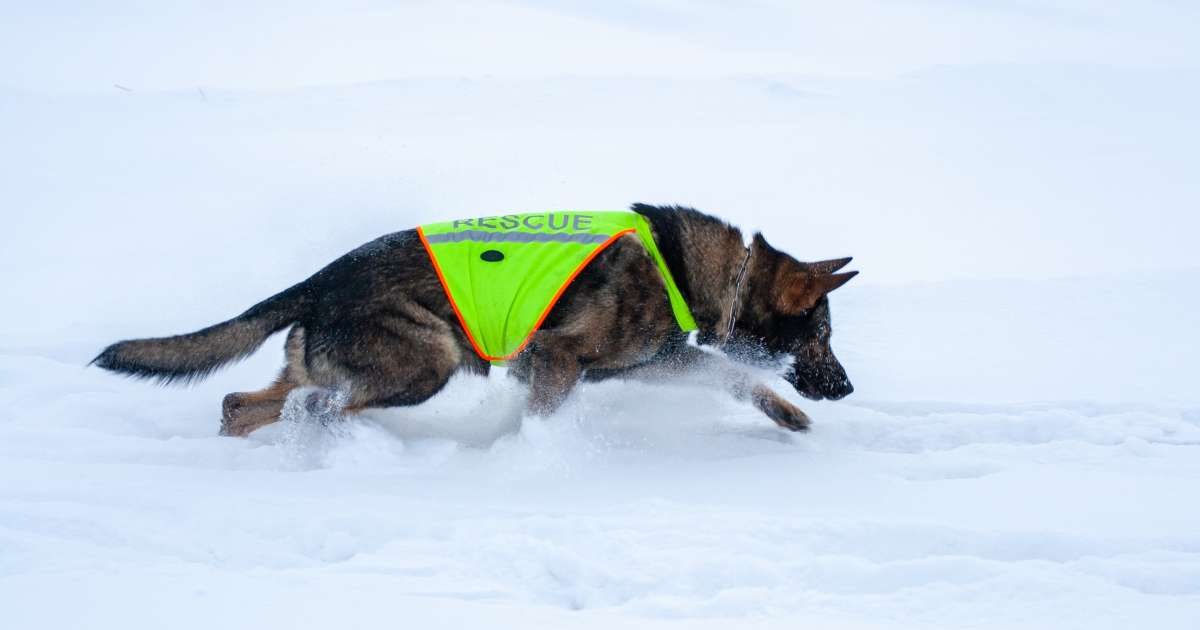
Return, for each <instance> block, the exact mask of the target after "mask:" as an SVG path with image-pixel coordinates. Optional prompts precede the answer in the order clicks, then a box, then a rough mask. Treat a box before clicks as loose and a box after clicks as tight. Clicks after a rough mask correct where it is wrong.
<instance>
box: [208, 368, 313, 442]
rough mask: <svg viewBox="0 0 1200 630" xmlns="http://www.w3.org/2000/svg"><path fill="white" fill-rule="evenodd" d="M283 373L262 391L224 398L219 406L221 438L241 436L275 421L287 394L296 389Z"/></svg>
mask: <svg viewBox="0 0 1200 630" xmlns="http://www.w3.org/2000/svg"><path fill="white" fill-rule="evenodd" d="M285 374H286V372H285ZM285 374H281V375H280V376H279V378H278V379H276V380H275V382H274V383H272V384H271V385H270V386H268V387H267V388H266V389H262V390H259V391H257V392H235V393H232V394H228V395H226V396H225V400H224V401H222V403H221V435H230V436H234V437H244V436H246V435H249V434H250V433H251V432H253V431H254V430H256V429H259V428H261V427H264V426H266V425H268V424H271V423H272V422H275V421H276V420H278V419H279V414H280V413H282V412H283V404H284V402H285V401H286V400H287V396H288V393H289V392H291V391H292V390H293V389H295V388H296V384H295V383H291V382H289V381H287V380H285Z"/></svg>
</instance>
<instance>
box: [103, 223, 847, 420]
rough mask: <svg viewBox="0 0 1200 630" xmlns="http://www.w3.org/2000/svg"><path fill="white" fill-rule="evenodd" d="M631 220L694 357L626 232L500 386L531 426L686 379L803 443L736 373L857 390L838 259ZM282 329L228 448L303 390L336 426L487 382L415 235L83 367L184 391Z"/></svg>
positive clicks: (782, 409)
mask: <svg viewBox="0 0 1200 630" xmlns="http://www.w3.org/2000/svg"><path fill="white" fill-rule="evenodd" d="M633 211H635V212H637V213H639V214H641V215H642V216H644V217H646V219H648V220H649V223H650V226H651V229H652V231H653V234H654V237H655V241H656V242H657V244H658V247H659V250H660V251H661V252H662V255H663V258H664V260H665V261H666V263H667V267H668V269H670V271H671V274H672V275H673V276H674V278H675V280H676V283H677V284H678V287H679V290H680V292H681V293H682V294H683V297H684V298H685V299H686V300H687V303H688V305H689V307H690V308H691V311H692V315H693V317H694V319H695V320H696V323H697V325H698V326H699V331H698V333H697V337H696V342H697V343H696V344H692V343H689V340H688V334H687V333H684V332H682V331H681V330H680V329H679V325H678V324H677V323H676V320H675V317H674V315H673V313H672V310H671V306H670V303H669V301H668V299H667V294H666V290H665V287H664V283H663V280H662V275H661V274H660V272H659V270H658V267H657V266H656V265H655V263H654V261H653V260H652V259H651V257H650V256H649V254H648V253H647V252H646V249H645V248H644V247H643V246H642V244H641V243H640V242H639V241H638V238H637V236H636V235H634V234H627V235H625V236H623V237H621V238H619V239H618V240H617V241H616V242H614V243H613V244H612V245H611V246H609V247H607V248H606V249H604V250H603V251H602V252H601V253H600V254H599V255H598V256H597V257H596V258H595V259H594V260H593V261H592V262H591V263H590V264H589V265H588V266H587V267H586V268H584V270H583V271H582V272H581V273H580V274H579V276H578V277H576V279H575V280H574V282H573V283H572V284H571V285H570V286H569V287H568V288H567V290H566V291H565V292H563V294H562V296H561V297H560V298H559V300H558V302H557V303H556V304H555V305H554V307H553V309H552V310H551V311H550V313H549V315H548V316H547V317H546V319H545V320H544V321H543V322H542V325H541V327H540V328H539V329H538V330H537V331H536V332H535V333H534V335H533V338H532V340H531V342H530V343H529V345H528V346H527V347H526V348H525V350H524V351H522V352H521V354H520V355H519V356H517V357H516V359H514V361H513V363H512V364H511V368H512V369H511V370H510V373H511V374H513V375H515V376H516V377H518V378H520V379H522V380H523V381H525V382H527V383H529V387H530V394H529V401H528V408H529V410H530V411H531V412H533V413H534V414H536V415H547V414H550V413H551V412H553V411H554V410H555V409H556V408H557V407H558V406H559V405H560V404H561V403H562V402H563V400H564V399H565V398H566V397H567V395H568V394H569V393H570V392H571V389H572V388H573V387H574V386H575V384H576V383H577V382H579V381H580V379H603V378H611V377H621V378H633V379H662V378H670V377H687V376H688V375H692V376H693V377H696V378H698V379H699V380H700V382H701V383H702V384H704V385H706V386H716V387H721V388H722V389H725V390H726V391H728V392H729V393H730V394H732V395H733V396H735V397H736V398H738V399H740V400H749V401H750V402H751V403H752V404H753V405H754V406H755V407H757V408H758V409H759V410H761V411H762V412H763V413H764V414H766V416H767V417H769V418H770V419H772V420H774V421H775V422H776V423H777V424H778V425H779V426H781V427H783V428H785V429H790V430H792V431H803V430H806V429H807V428H808V427H809V418H808V416H807V415H805V414H804V412H803V411H801V410H800V409H799V408H797V407H796V406H795V405H793V404H792V403H791V402H788V401H787V400H786V399H784V398H783V397H782V396H780V395H779V394H777V393H776V392H775V391H773V390H771V389H770V388H769V387H768V386H767V385H765V384H763V383H762V382H759V381H758V380H756V379H755V378H754V377H753V376H752V371H751V370H748V369H745V368H744V367H741V366H740V364H741V363H751V364H753V363H757V364H760V365H765V366H770V365H774V366H776V367H777V368H778V369H781V370H782V369H786V372H785V374H784V378H785V379H786V380H787V381H788V382H789V383H790V384H791V385H792V386H793V387H794V388H795V389H796V391H797V392H799V393H800V394H801V395H803V396H805V397H807V398H811V399H814V400H820V399H822V398H829V399H834V400H837V399H840V398H843V397H845V396H846V395H848V394H850V393H851V392H852V391H854V388H853V386H852V385H851V384H850V380H849V379H848V378H847V377H846V372H845V370H844V369H843V368H842V366H841V364H840V363H839V362H838V360H837V358H836V357H834V355H833V351H832V350H831V349H830V347H829V338H830V332H831V329H830V324H829V299H828V297H826V295H827V294H828V293H829V292H830V291H832V290H834V289H836V288H838V287H840V286H841V285H843V284H845V283H846V282H847V281H848V280H850V279H851V278H852V277H854V275H855V274H857V273H858V272H855V271H852V272H848V273H836V272H837V271H838V270H839V269H841V268H842V267H844V266H845V265H846V264H847V263H848V262H850V259H849V258H842V259H837V260H827V261H822V262H814V263H804V262H800V261H798V260H796V259H795V258H792V257H791V256H789V255H787V254H785V253H783V252H780V251H778V250H776V249H775V248H773V247H771V246H770V245H769V244H767V241H766V239H764V238H763V236H762V234H755V235H754V238H753V240H752V242H751V245H750V246H749V247H746V246H745V244H744V241H743V238H742V233H741V232H740V231H739V230H738V229H737V228H735V227H732V226H730V225H729V224H727V223H725V222H723V221H721V220H719V219H717V218H715V217H712V216H709V215H706V214H703V213H701V212H698V211H696V210H693V209H691V208H683V207H677V206H670V207H656V206H649V205H644V204H635V205H634V206H633ZM288 327H290V328H291V330H290V331H289V332H288V335H287V342H286V344H285V354H286V364H285V367H284V368H283V371H282V373H281V374H280V375H279V377H278V378H277V379H276V380H275V382H274V383H273V384H271V385H270V386H269V387H267V388H266V389H263V390H261V391H257V392H252V393H233V394H229V395H227V396H226V397H225V400H224V404H223V414H222V420H221V433H222V434H223V435H233V436H245V435H247V434H249V433H250V432H251V431H254V430H255V429H258V428H259V427H262V426H265V425H267V424H270V423H272V422H275V421H276V420H278V419H279V416H280V414H281V412H282V410H283V407H284V404H285V402H286V401H287V398H288V394H289V392H291V391H292V390H294V389H296V388H299V387H305V388H312V389H308V390H306V391H308V392H309V393H307V394H306V398H304V402H303V404H305V405H307V407H308V410H309V411H311V412H314V413H318V412H321V413H327V412H330V411H331V410H332V412H333V415H332V416H324V417H340V416H341V414H342V413H351V412H354V411H358V410H362V409H366V408H375V407H391V406H398V405H416V404H419V403H421V402H423V401H425V400H427V399H429V398H430V397H431V396H433V395H434V394H436V393H437V392H438V391H439V390H441V389H442V387H443V386H444V385H445V384H446V382H447V381H448V380H449V379H450V376H451V375H453V374H454V373H455V372H458V371H460V370H466V371H468V372H474V373H478V374H486V373H487V371H488V368H489V364H488V363H487V362H486V361H484V360H483V359H481V358H480V357H479V356H478V355H477V354H476V353H475V352H474V351H473V350H472V347H471V344H470V342H469V341H468V339H467V337H466V335H465V333H464V332H463V329H462V328H461V326H460V325H459V322H458V320H457V318H456V316H455V313H454V310H453V307H452V305H451V304H450V301H449V300H448V299H447V297H446V294H445V292H444V290H443V288H442V286H441V284H440V282H439V280H438V277H437V275H436V274H435V271H434V268H433V266H432V264H431V262H430V260H429V256H428V255H427V253H426V251H425V249H424V248H423V246H422V244H421V242H420V240H419V238H418V235H417V232H416V230H405V231H403V232H396V233H394V234H389V235H387V236H383V237H381V238H378V239H376V240H374V241H371V242H370V243H367V244H366V245H363V246H361V247H359V248H358V249H355V250H354V251H351V252H350V253H348V254H346V255H344V256H342V257H341V258H338V259H337V260H335V261H333V262H332V263H330V264H329V265H328V266H327V267H325V268H324V269H322V270H320V271H318V272H317V273H316V274H315V275H313V276H312V277H310V278H308V279H307V280H305V281H303V282H301V283H299V284H297V285H295V286H293V287H291V288H289V289H287V290H285V291H283V292H282V293H279V294H277V295H274V296H272V297H270V298H267V299H266V300H264V301H262V302H260V303H258V304H256V305H254V306H253V307H251V308H250V309H249V310H247V311H246V312H244V313H242V314H241V315H238V316H237V317H235V318H233V319H231V320H229V321H227V322H223V323H220V324H216V325H213V326H209V327H208V328H205V329H203V330H199V331H196V332H194V333H190V334H186V335H178V336H174V337H163V338H156V339H137V340H131V341H121V342H119V343H115V344H113V345H111V346H109V347H108V348H105V349H104V351H103V352H101V353H100V355H99V356H97V357H96V358H95V359H94V360H93V361H92V363H93V364H95V365H98V366H100V367H101V368H104V369H106V370H111V371H113V372H120V373H123V374H127V375H131V376H135V377H141V378H151V379H157V380H159V381H162V382H166V383H171V382H184V383H186V382H189V381H193V380H196V379H201V378H203V377H205V376H207V375H208V374H209V373H211V372H212V371H214V370H216V369H218V368H220V367H221V366H224V365H226V364H228V363H230V362H232V361H235V360H238V359H241V358H244V357H246V356H248V355H249V354H251V353H252V352H254V351H255V350H256V349H257V348H258V347H259V346H260V345H261V344H262V343H263V342H264V341H265V340H266V339H267V337H269V336H270V335H271V334H273V333H275V332H278V331H281V330H283V329H285V328H288ZM701 346H716V347H718V348H720V349H721V350H724V353H722V352H717V351H714V350H712V349H707V350H706V349H702V347H701ZM728 357H733V359H735V360H731V359H730V358H728ZM785 365H786V368H785Z"/></svg>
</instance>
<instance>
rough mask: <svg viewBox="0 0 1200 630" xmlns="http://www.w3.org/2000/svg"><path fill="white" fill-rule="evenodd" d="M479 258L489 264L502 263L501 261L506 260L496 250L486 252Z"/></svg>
mask: <svg viewBox="0 0 1200 630" xmlns="http://www.w3.org/2000/svg"><path fill="white" fill-rule="evenodd" d="M479 257H480V258H482V259H484V260H485V261H487V262H500V261H501V260H504V254H502V253H500V252H498V251H496V250H494V249H489V250H487V251H486V252H483V253H482V254H480V255H479Z"/></svg>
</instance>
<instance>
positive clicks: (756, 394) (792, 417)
mask: <svg viewBox="0 0 1200 630" xmlns="http://www.w3.org/2000/svg"><path fill="white" fill-rule="evenodd" d="M751 398H752V399H753V401H754V406H755V407H757V408H758V410H759V411H761V412H763V413H764V414H766V415H767V417H768V418H770V419H772V420H774V421H775V424H778V425H779V426H781V427H783V428H785V429H787V430H789V431H807V430H808V427H809V425H811V424H812V420H809V418H808V414H806V413H804V412H803V411H800V408H799V407H797V406H796V405H793V404H792V403H790V402H788V401H787V400H785V399H784V398H783V397H782V396H780V395H779V394H776V393H775V392H774V391H773V390H771V389H770V388H769V387H766V386H765V385H759V386H757V387H755V388H754V391H753V392H752V393H751Z"/></svg>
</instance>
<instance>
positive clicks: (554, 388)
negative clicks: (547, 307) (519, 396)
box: [529, 332, 583, 416]
mask: <svg viewBox="0 0 1200 630" xmlns="http://www.w3.org/2000/svg"><path fill="white" fill-rule="evenodd" d="M571 346H572V344H571V343H570V340H569V339H567V338H564V337H562V336H561V335H557V334H555V333H552V332H538V333H536V337H534V342H533V344H531V345H530V353H531V356H530V366H529V367H530V391H529V410H530V411H532V412H533V413H535V414H537V415H539V416H548V415H550V414H552V413H554V411H555V410H556V409H558V407H559V406H560V405H562V403H563V401H564V400H566V398H567V395H568V394H570V393H571V390H572V389H573V388H574V387H575V384H576V383H578V382H579V376H580V374H581V373H582V371H583V370H582V368H581V367H580V365H579V355H578V354H576V353H575V352H574V350H573V349H572V347H571Z"/></svg>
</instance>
